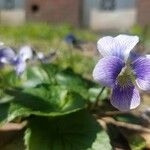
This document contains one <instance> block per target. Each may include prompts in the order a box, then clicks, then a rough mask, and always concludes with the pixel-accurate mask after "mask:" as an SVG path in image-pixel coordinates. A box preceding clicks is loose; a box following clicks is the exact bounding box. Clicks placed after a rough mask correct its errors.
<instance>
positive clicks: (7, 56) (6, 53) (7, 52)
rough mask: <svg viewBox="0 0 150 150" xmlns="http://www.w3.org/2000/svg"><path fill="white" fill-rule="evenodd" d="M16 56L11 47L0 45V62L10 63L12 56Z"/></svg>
mask: <svg viewBox="0 0 150 150" xmlns="http://www.w3.org/2000/svg"><path fill="white" fill-rule="evenodd" d="M15 56H16V54H15V52H14V51H13V49H11V48H9V47H1V48H0V62H1V63H4V64H5V63H10V62H11V61H12V60H13V59H14V57H15Z"/></svg>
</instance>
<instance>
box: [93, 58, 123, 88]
mask: <svg viewBox="0 0 150 150" xmlns="http://www.w3.org/2000/svg"><path fill="white" fill-rule="evenodd" d="M123 67H124V63H123V61H122V60H121V59H119V58H118V57H114V56H111V57H104V58H102V59H100V60H99V62H98V63H97V64H96V66H95V68H94V70H93V78H94V80H96V81H98V82H99V83H100V84H102V85H104V86H109V87H110V86H113V84H114V83H115V81H116V78H117V76H118V74H119V73H120V71H121V69H122V68H123Z"/></svg>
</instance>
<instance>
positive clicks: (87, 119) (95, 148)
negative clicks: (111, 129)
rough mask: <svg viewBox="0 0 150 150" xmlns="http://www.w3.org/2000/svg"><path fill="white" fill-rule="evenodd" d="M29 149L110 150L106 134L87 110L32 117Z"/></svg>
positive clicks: (29, 126)
mask: <svg viewBox="0 0 150 150" xmlns="http://www.w3.org/2000/svg"><path fill="white" fill-rule="evenodd" d="M25 144H26V146H27V150H41V149H43V150H50V149H51V150H103V149H105V150H111V149H112V148H111V145H110V141H109V137H108V135H107V133H106V132H105V131H104V130H103V129H102V128H101V127H100V125H99V124H98V123H97V122H96V120H95V119H94V118H93V117H92V116H91V115H90V114H89V113H87V112H86V111H79V112H76V113H73V114H69V115H65V116H60V117H55V118H47V117H33V118H30V120H29V124H28V129H27V131H26V134H25Z"/></svg>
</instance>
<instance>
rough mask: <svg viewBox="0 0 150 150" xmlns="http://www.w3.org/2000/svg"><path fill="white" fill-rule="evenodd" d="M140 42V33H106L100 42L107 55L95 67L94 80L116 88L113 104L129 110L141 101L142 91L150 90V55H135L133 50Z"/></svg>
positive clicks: (103, 51) (120, 108)
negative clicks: (135, 34)
mask: <svg viewBox="0 0 150 150" xmlns="http://www.w3.org/2000/svg"><path fill="white" fill-rule="evenodd" d="M138 42H139V38H138V37H137V36H128V35H118V36H116V37H111V36H106V37H103V38H101V39H100V40H99V41H98V43H97V48H98V51H99V52H100V53H101V55H102V56H103V58H102V59H100V60H99V62H98V63H97V64H96V66H95V68H94V70H93V77H94V79H95V80H96V81H97V82H99V83H101V84H102V85H104V86H107V87H111V88H112V95H111V100H110V101H111V104H112V105H113V106H114V107H116V108H117V109H119V110H120V111H128V110H130V109H134V108H136V107H137V106H138V105H139V104H140V94H139V91H138V87H139V88H140V89H141V90H144V91H148V90H150V57H149V55H146V56H138V55H135V56H136V57H132V55H131V54H132V53H131V52H130V51H131V50H132V49H133V48H134V47H135V45H136V44H137V43H138Z"/></svg>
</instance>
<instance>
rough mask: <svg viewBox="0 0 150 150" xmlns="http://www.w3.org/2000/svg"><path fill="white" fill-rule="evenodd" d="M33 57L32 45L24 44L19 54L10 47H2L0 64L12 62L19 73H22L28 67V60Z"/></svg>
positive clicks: (0, 49)
mask: <svg viewBox="0 0 150 150" xmlns="http://www.w3.org/2000/svg"><path fill="white" fill-rule="evenodd" d="M32 57H33V52H32V49H31V47H29V46H23V47H21V48H20V50H19V52H18V54H16V53H15V51H14V50H13V49H11V48H9V47H1V48H0V66H4V64H10V65H13V66H14V69H15V71H16V74H17V75H20V74H22V73H23V72H24V70H25V69H26V61H27V60H28V59H31V58H32Z"/></svg>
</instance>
